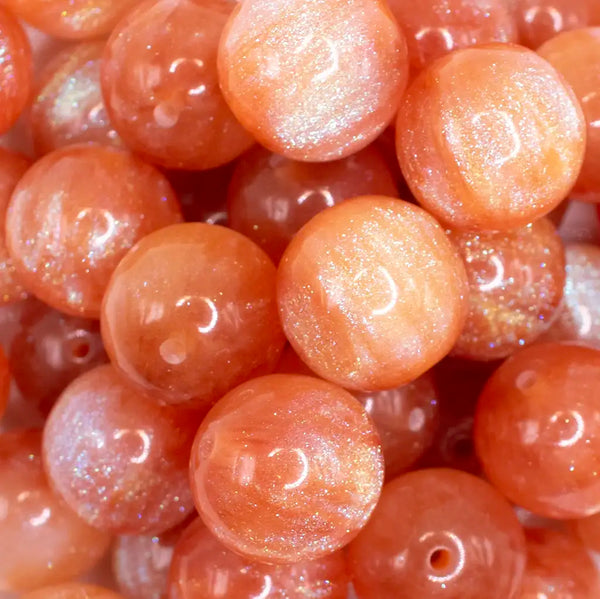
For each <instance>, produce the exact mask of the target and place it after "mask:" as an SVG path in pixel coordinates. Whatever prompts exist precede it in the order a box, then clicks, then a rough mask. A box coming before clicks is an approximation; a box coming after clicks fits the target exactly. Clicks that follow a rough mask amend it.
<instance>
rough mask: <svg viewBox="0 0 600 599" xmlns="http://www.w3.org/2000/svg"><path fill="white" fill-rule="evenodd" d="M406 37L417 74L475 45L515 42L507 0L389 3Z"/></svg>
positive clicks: (393, 0) (406, 0) (392, 0)
mask: <svg viewBox="0 0 600 599" xmlns="http://www.w3.org/2000/svg"><path fill="white" fill-rule="evenodd" d="M387 3H388V4H389V7H390V10H391V11H392V13H393V14H394V16H395V17H396V20H397V21H398V24H399V25H400V28H401V29H402V30H403V31H404V33H405V34H406V41H407V43H408V55H409V58H410V65H411V68H412V69H413V71H414V72H416V71H419V70H420V69H422V68H423V67H425V66H427V65H428V64H429V63H431V62H432V61H433V60H435V59H436V58H439V57H440V56H443V55H444V54H447V53H448V52H451V51H452V50H456V49H458V48H467V47H468V46H474V45H475V44H484V43H488V42H516V41H517V28H516V26H515V23H514V18H513V14H512V12H511V10H510V8H509V6H508V3H507V0H428V1H427V2H414V0H387Z"/></svg>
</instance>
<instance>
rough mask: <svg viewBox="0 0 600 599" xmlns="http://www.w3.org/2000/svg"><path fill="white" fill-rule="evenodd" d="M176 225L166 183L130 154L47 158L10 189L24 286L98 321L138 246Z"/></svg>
mask: <svg viewBox="0 0 600 599" xmlns="http://www.w3.org/2000/svg"><path fill="white" fill-rule="evenodd" d="M179 220H181V213H180V211H179V206H178V204H177V200H176V198H175V195H174V193H173V190H172V189H171V187H170V185H169V183H168V181H167V180H166V179H165V177H164V176H163V175H162V174H161V173H160V172H158V171H157V170H156V169H154V168H153V167H151V166H149V165H147V164H145V163H144V162H142V161H141V160H140V159H139V158H136V157H135V156H133V155H132V154H130V153H129V152H126V151H124V150H119V149H117V148H110V147H108V146H101V145H97V144H87V145H79V146H69V147H67V148H62V149H60V150H56V151H55V152H52V153H51V154H48V155H46V156H44V157H43V158H42V159H41V160H39V161H38V162H36V163H35V165H34V166H33V167H32V168H31V169H29V171H27V173H26V175H25V176H24V177H23V178H22V179H21V180H20V181H19V184H18V185H17V187H16V188H15V191H14V193H13V196H12V199H11V201H10V204H9V207H8V214H7V218H6V235H7V237H6V240H7V245H8V250H9V253H10V255H11V257H12V259H13V262H14V265H15V269H16V272H17V275H18V277H19V278H20V280H21V281H22V282H23V285H24V286H25V287H26V288H27V289H28V290H29V291H31V292H32V293H33V294H35V295H36V296H37V297H38V298H39V299H41V300H42V301H44V302H45V303H47V304H49V305H50V306H52V307H54V308H56V309H58V310H62V311H63V312H66V313H68V314H74V315H76V316H86V317H88V318H99V316H100V305H101V302H102V297H103V295H104V291H105V289H106V286H107V284H108V280H109V278H110V276H111V274H112V272H113V270H114V269H115V267H116V266H117V264H118V263H119V261H120V260H121V258H122V257H123V256H124V255H125V253H126V252H127V250H128V249H129V248H130V247H131V246H132V245H134V244H135V243H136V242H137V241H138V240H139V239H141V238H142V237H144V236H145V235H147V234H148V233H150V232H151V231H154V230H156V229H160V228H161V227H165V226H167V225H170V224H172V223H176V222H178V221H179Z"/></svg>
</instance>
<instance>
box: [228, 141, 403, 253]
mask: <svg viewBox="0 0 600 599" xmlns="http://www.w3.org/2000/svg"><path fill="white" fill-rule="evenodd" d="M397 193H398V190H397V188H396V184H395V182H394V180H393V178H392V174H391V172H390V170H389V169H388V167H387V165H386V163H385V160H384V159H383V157H382V156H381V154H380V153H379V152H378V151H377V150H376V149H375V148H374V147H373V146H370V147H369V148H365V149H364V150H362V151H360V152H358V153H357V154H354V155H352V156H349V157H348V158H344V159H342V160H337V161H334V162H327V163H324V164H307V163H303V162H296V161H294V160H290V159H288V158H284V157H283V156H279V155H277V154H272V153H271V152H268V151H267V150H264V149H262V148H257V149H255V150H251V151H250V152H248V153H247V154H245V155H244V156H242V158H240V160H239V161H238V164H237V167H236V169H235V171H234V173H233V178H232V181H231V183H230V186H229V191H228V212H229V218H230V224H231V227H232V228H233V229H235V230H236V231H239V232H240V233H243V234H244V235H246V236H247V237H249V238H250V239H252V240H253V241H254V242H255V243H257V244H258V245H259V246H260V247H262V248H263V250H265V252H267V254H269V256H270V257H271V259H272V260H273V261H274V262H275V263H276V264H277V263H278V262H279V260H280V258H281V255H282V254H283V251H284V250H285V248H286V247H287V245H288V244H289V242H290V240H291V239H292V237H293V236H294V235H295V234H296V233H297V232H298V230H299V229H300V228H301V227H302V226H303V225H304V224H306V223H307V222H308V221H309V220H310V219H311V218H312V217H313V216H314V215H315V214H317V213H318V212H321V211H322V210H324V209H325V208H330V207H331V206H335V205H336V204H339V203H340V202H342V201H344V200H347V199H350V198H353V197H356V196H359V195H384V196H391V197H394V196H395V195H396V194H397Z"/></svg>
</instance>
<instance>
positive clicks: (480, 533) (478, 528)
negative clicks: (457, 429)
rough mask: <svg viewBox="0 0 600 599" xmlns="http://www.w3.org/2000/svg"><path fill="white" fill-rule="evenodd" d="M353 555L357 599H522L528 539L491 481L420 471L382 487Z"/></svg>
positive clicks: (351, 563)
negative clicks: (520, 589) (443, 598)
mask: <svg viewBox="0 0 600 599" xmlns="http://www.w3.org/2000/svg"><path fill="white" fill-rule="evenodd" d="M348 557H349V567H350V571H351V575H352V577H353V583H354V587H355V589H356V591H357V594H358V597H359V598H360V599H397V598H398V597H402V599H423V598H425V597H427V599H439V598H442V597H453V598H454V597H460V598H461V599H480V598H481V597H486V599H517V598H518V597H519V586H520V582H521V576H522V574H523V569H524V567H525V540H524V536H523V530H522V528H521V525H520V524H519V521H518V520H517V517H516V516H515V514H514V512H513V510H512V508H511V506H510V505H509V504H508V502H507V501H505V500H504V498H503V497H501V496H500V494H499V493H497V492H496V491H495V490H494V489H493V488H492V487H491V486H490V485H488V484H487V483H486V482H484V481H482V480H480V479H478V478H476V477H474V476H471V475H470V474H466V473H464V472H458V471H455V470H446V469H430V470H419V471H416V472H411V473H409V474H405V475H403V476H400V477H398V478H396V479H395V480H393V481H392V482H390V483H388V484H387V485H386V486H385V487H384V488H383V492H382V494H381V499H380V501H379V504H378V505H377V508H376V509H375V512H374V513H373V516H372V517H371V519H370V520H369V522H368V524H367V525H366V527H365V528H364V530H363V531H362V532H361V533H360V534H359V535H358V537H357V538H356V539H355V540H354V541H353V542H352V543H351V544H350V547H349V552H348Z"/></svg>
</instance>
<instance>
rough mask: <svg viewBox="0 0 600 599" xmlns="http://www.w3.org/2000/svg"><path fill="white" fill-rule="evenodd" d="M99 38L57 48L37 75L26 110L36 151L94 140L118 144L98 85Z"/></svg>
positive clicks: (100, 43)
mask: <svg viewBox="0 0 600 599" xmlns="http://www.w3.org/2000/svg"><path fill="white" fill-rule="evenodd" d="M103 51H104V43H102V42H83V43H81V44H78V45H76V46H74V47H68V48H66V49H64V50H63V51H62V52H60V53H59V54H58V55H57V56H55V57H54V59H53V60H52V61H51V62H50V63H49V64H48V65H47V66H46V67H45V69H44V70H43V72H42V73H41V75H40V81H39V83H38V86H37V90H36V94H35V97H34V100H33V103H32V105H31V109H30V113H29V122H30V125H31V134H32V137H33V144H34V146H35V149H36V151H37V152H38V154H41V155H43V154H47V153H48V152H52V151H53V150H56V149H58V148H61V147H63V146H66V145H69V144H74V143H82V142H89V141H95V142H98V143H104V144H112V145H120V144H121V141H120V139H119V136H118V135H117V133H116V131H115V130H114V129H113V127H112V124H111V123H110V121H109V119H108V114H107V112H106V107H105V106H104V101H103V99H102V91H101V89H100V59H101V57H102V52H103Z"/></svg>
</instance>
